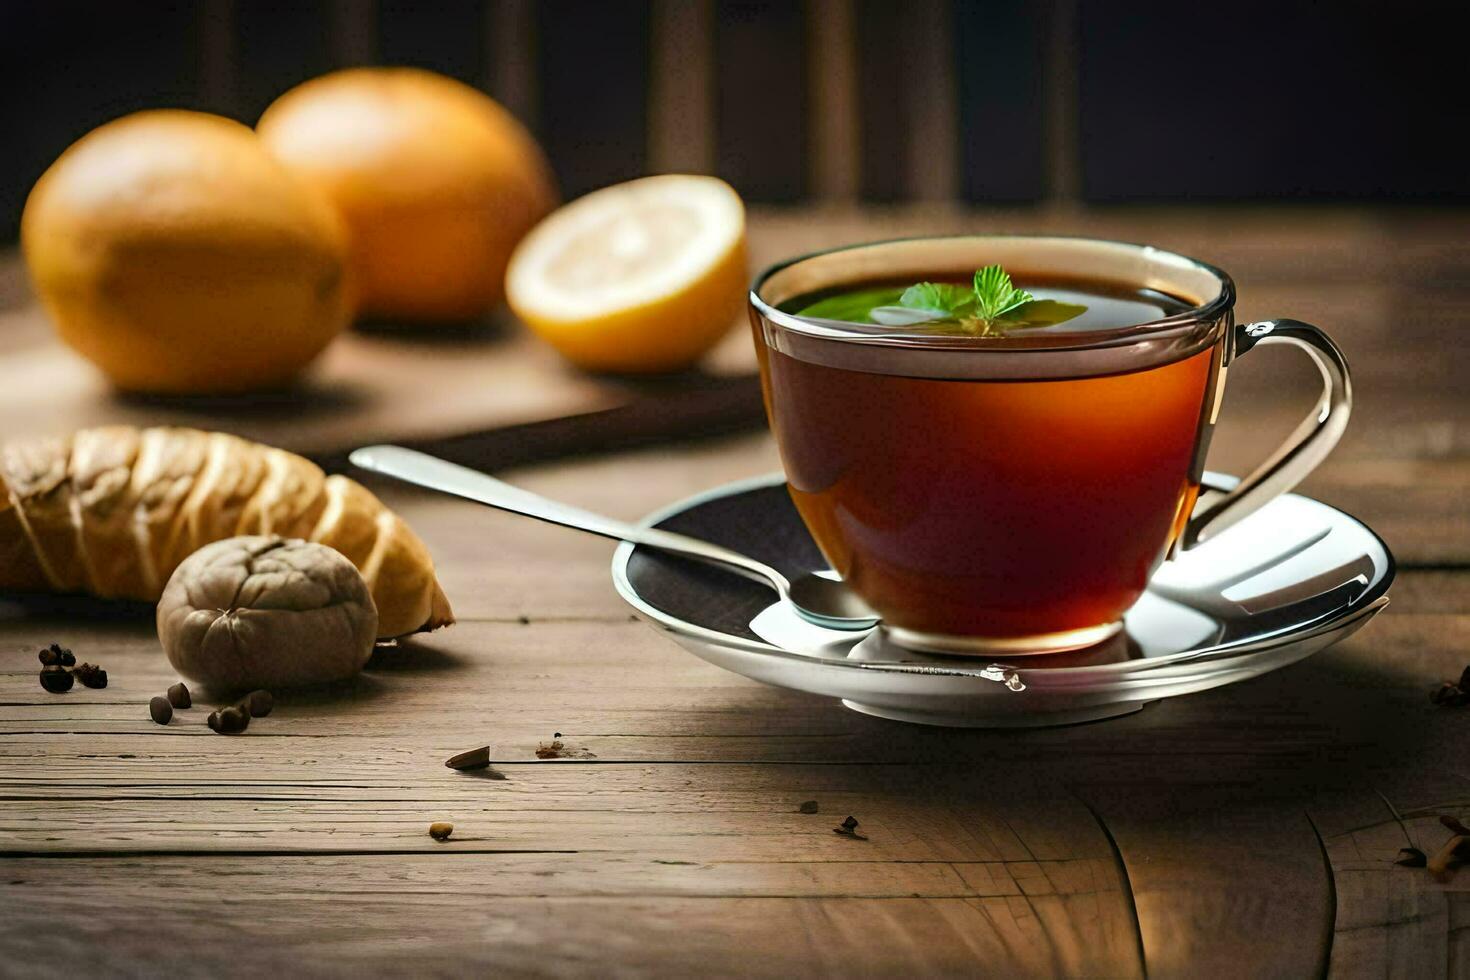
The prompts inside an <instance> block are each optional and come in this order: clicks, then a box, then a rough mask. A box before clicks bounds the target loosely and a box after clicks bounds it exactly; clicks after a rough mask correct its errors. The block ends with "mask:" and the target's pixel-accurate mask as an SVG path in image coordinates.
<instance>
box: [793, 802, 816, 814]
mask: <svg viewBox="0 0 1470 980" xmlns="http://www.w3.org/2000/svg"><path fill="white" fill-rule="evenodd" d="M817 810H818V807H817V801H816V800H807V801H806V802H805V803H803V804H802V805H801V806H799V807H797V808H796V812H797V813H816V812H817Z"/></svg>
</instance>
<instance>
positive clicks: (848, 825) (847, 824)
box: [842, 817, 858, 830]
mask: <svg viewBox="0 0 1470 980" xmlns="http://www.w3.org/2000/svg"><path fill="white" fill-rule="evenodd" d="M857 825H858V822H857V818H856V817H848V818H847V819H846V820H844V821H842V829H843V830H853V829H855V828H856V827H857Z"/></svg>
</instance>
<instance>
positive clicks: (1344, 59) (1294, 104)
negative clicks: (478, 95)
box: [0, 0, 1470, 241]
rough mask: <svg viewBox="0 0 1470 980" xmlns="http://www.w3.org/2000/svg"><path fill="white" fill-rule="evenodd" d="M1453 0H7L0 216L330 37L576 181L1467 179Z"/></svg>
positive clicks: (1295, 195)
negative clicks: (64, 175)
mask: <svg viewBox="0 0 1470 980" xmlns="http://www.w3.org/2000/svg"><path fill="white" fill-rule="evenodd" d="M1454 10H1455V6H1454V5H1452V4H1449V3H1429V2H1423V0H1413V2H1409V3H1398V4H1394V5H1392V6H1391V7H1388V6H1385V5H1382V4H1371V3H1353V2H1339V3H1331V4H1328V3H1310V2H1305V0H1278V2H1271V0H1237V2H1234V3H1232V4H1231V5H1230V6H1229V8H1228V10H1223V9H1208V10H1207V9H1206V8H1204V7H1196V6H1194V5H1191V4H1181V3H1177V2H1165V0H1130V2H1127V3H1108V2H1103V0H1039V2H1033V3H1026V2H1020V0H994V2H980V0H905V2H899V0H805V2H798V0H788V2H780V0H539V2H538V0H136V2H129V3H116V2H110V0H108V2H104V0H0V132H3V133H4V134H5V138H4V139H3V141H0V142H3V145H4V147H5V149H4V152H3V159H4V163H3V165H0V241H3V240H6V239H9V238H12V237H13V236H14V233H15V230H16V228H17V222H18V220H19V215H20V209H21V206H22V204H23V203H24V200H25V194H26V192H27V190H28V189H29V187H30V185H31V184H32V183H33V182H34V180H35V178H36V177H37V176H38V175H39V174H40V173H41V171H42V170H44V169H45V167H46V166H47V165H48V164H49V163H50V161H51V160H53V159H54V158H55V156H56V155H57V154H58V153H59V152H60V151H61V150H62V149H64V148H65V147H66V146H67V145H68V144H69V143H70V142H71V141H72V140H74V139H76V138H77V137H79V136H80V135H82V134H83V133H85V132H86V131H87V130H88V129H90V128H92V127H93V126H96V125H98V124H99V123H102V122H104V121H106V120H108V119H110V118H113V117H115V116H118V115H121V114H123V113H126V112H129V111H132V110H135V109H140V108H144V107H149V106H183V107H191V108H199V109H207V110H210V111H214V112H220V113H224V114H226V115H230V116H234V117H236V118H238V119H241V120H243V121H245V122H253V121H254V120H255V119H256V117H257V116H258V115H259V113H260V111H261V110H262V109H263V108H264V107H265V106H266V105H267V104H269V102H270V101H271V100H272V99H273V98H274V97H275V96H276V95H278V94H280V93H281V92H282V91H284V90H285V89H287V88H289V87H290V86H292V85H294V84H295V83H297V82H299V81H301V80H303V79H306V78H309V77H311V76H313V75H316V74H319V73H321V72H324V71H327V70H329V69H332V68H334V67H338V66H342V65H352V64H414V65H422V66H425V67H429V68H433V69H436V70H438V71H442V72H445V73H447V74H449V75H453V76H455V77H457V78H460V79H463V80H464V81H466V82H469V83H471V84H474V85H476V86H479V87H481V88H483V89H485V90H486V91H488V92H490V93H491V94H493V95H495V96H496V97H497V98H499V99H500V100H501V101H503V102H504V103H505V104H507V105H508V106H509V107H510V108H511V109H512V110H513V111H515V112H516V113H517V114H518V115H519V116H520V117H521V118H522V119H524V120H525V121H526V122H527V123H528V124H529V125H530V126H531V127H532V128H533V129H534V130H535V131H536V132H537V133H538V134H539V136H540V137H541V139H542V141H543V142H544V143H545V145H546V148H547V150H548V152H549V154H550V156H551V159H552V160H553V161H554V163H555V165H556V168H557V170H558V172H559V174H560V177H561V180H562V183H563V189H564V191H565V192H566V193H567V194H568V195H575V194H577V193H580V192H582V191H585V190H587V189H589V188H592V187H596V186H599V185H602V184H606V183H610V182H613V181H617V180H622V179H626V178H629V177H632V176H635V175H638V174H643V173H648V172H657V171H667V170H682V171H696V172H712V173H717V174H720V175H721V176H724V177H725V178H727V179H728V180H730V181H731V182H732V183H733V184H735V185H736V187H737V188H738V189H739V190H740V191H741V192H742V193H743V194H744V195H745V196H746V197H747V199H749V200H751V201H755V202H768V203H785V202H797V201H807V200H867V201H878V202H889V201H907V200H959V201H964V202H971V203H1050V202H1054V201H1058V200H1060V201H1077V200H1080V201H1084V202H1088V203H1100V202H1120V201H1208V200H1252V199H1307V200H1320V199H1354V200H1393V201H1402V200H1413V201H1421V202H1422V201H1442V202H1452V201H1453V202H1464V201H1465V200H1466V199H1467V190H1470V181H1467V178H1466V168H1465V166H1464V163H1463V158H1462V157H1461V156H1460V155H1459V154H1458V153H1456V152H1455V151H1454V149H1453V147H1454V145H1455V144H1456V143H1457V140H1456V139H1455V138H1454V137H1455V133H1456V131H1457V129H1458V128H1459V126H1460V122H1461V121H1462V117H1463V113H1464V93H1465V91H1466V86H1465V84H1464V75H1465V71H1464V59H1463V58H1462V57H1460V54H1459V52H1458V51H1457V50H1456V48H1457V45H1458V43H1459V42H1458V41H1457V40H1456V38H1457V36H1458V35H1456V34H1455V32H1454V31H1452V30H1450V29H1449V26H1450V25H1449V18H1450V17H1451V15H1452V14H1453V12H1454Z"/></svg>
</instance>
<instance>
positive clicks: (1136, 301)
mask: <svg viewBox="0 0 1470 980" xmlns="http://www.w3.org/2000/svg"><path fill="white" fill-rule="evenodd" d="M918 278H919V279H920V280H921V281H922V282H923V284H924V285H925V286H926V287H927V286H932V287H934V289H933V290H932V295H937V296H940V297H941V300H940V301H939V302H941V303H942V301H943V300H942V297H943V296H945V295H948V296H950V297H952V298H954V297H958V298H960V299H961V301H970V302H973V301H971V300H969V294H968V293H967V292H966V291H967V290H968V289H969V288H970V284H969V283H966V282H964V281H962V280H956V279H955V278H953V275H952V274H950V275H946V274H944V273H933V274H930V275H928V276H921V277H918ZM913 282H914V280H913V277H905V279H904V280H894V281H887V282H884V281H879V282H869V283H864V284H860V285H858V286H856V287H846V288H841V289H835V290H831V289H829V290H825V291H822V292H819V293H815V294H808V295H804V296H797V297H795V298H793V299H791V300H788V301H786V302H784V303H782V304H781V308H782V309H783V310H784V311H787V312H791V313H796V314H797V315H799V316H801V317H805V318H811V319H813V320H829V321H840V322H841V323H842V324H852V325H853V326H854V328H855V329H856V330H857V331H859V332H866V333H869V334H873V335H876V336H881V337H884V338H892V337H898V338H910V339H913V340H919V341H922V340H923V339H924V338H926V337H933V338H945V339H947V340H949V341H951V342H953V341H956V340H958V341H963V340H964V339H965V338H974V342H975V343H976V344H978V345H984V344H986V343H997V344H1003V345H1005V346H1008V347H1012V348H1014V347H1017V346H1021V347H1025V346H1041V347H1047V346H1051V347H1057V346H1063V345H1064V343H1065V341H1064V338H1076V337H1077V336H1078V335H1086V334H1088V333H1091V332H1094V331H1116V330H1118V329H1119V328H1125V327H1131V326H1133V325H1136V324H1144V323H1152V322H1156V321H1160V320H1164V319H1166V318H1168V317H1170V316H1173V315H1175V314H1178V313H1181V312H1183V311H1185V310H1188V309H1189V308H1190V307H1191V306H1192V305H1193V304H1192V303H1190V302H1189V301H1187V300H1185V299H1183V298H1180V297H1175V296H1171V295H1168V294H1166V293H1163V292H1160V291H1157V290H1150V289H1141V288H1136V287H1130V286H1127V285H1125V284H1120V283H1113V282H1105V281H1090V280H1085V279H1060V278H1056V277H1051V278H1045V279H1043V278H1036V277H1032V276H1027V275H1024V274H1022V275H1018V276H1017V277H1016V279H1015V282H1014V284H1013V288H1015V289H1017V290H1018V292H1023V293H1024V295H1025V296H1026V297H1028V299H1027V300H1026V304H1027V305H1029V306H1030V308H1031V309H1032V310H1038V309H1042V310H1045V311H1046V316H1047V320H1046V322H1039V323H1033V322H1028V321H1026V320H1025V318H1024V313H1025V307H1024V306H1023V307H1022V308H1021V312H1020V313H1018V314H1017V315H1015V316H1013V317H1012V318H1011V319H1010V320H1009V321H1004V320H1002V321H999V322H997V323H994V324H991V325H989V326H987V325H984V324H975V323H966V322H965V319H964V315H965V313H966V312H967V311H965V310H960V311H959V313H957V314H956V315H953V316H944V317H940V316H927V318H926V317H924V316H920V315H918V314H913V315H905V313H904V311H905V310H906V309H915V308H916V307H915V306H914V305H913V304H910V305H909V306H907V307H905V306H903V305H901V304H900V300H901V299H902V298H903V296H904V294H905V292H906V291H907V290H909V289H910V287H911V286H912V284H913ZM917 308H918V309H920V310H922V309H923V308H922V307H917ZM1059 311H1060V312H1059ZM928 312H929V313H934V314H937V313H940V312H944V311H943V310H941V309H934V310H930V311H928ZM969 312H974V311H973V310H972V311H969ZM982 312H983V311H982ZM839 329H845V328H839ZM757 347H758V348H759V349H761V351H762V354H763V356H762V362H763V363H762V368H763V372H762V374H763V379H764V382H765V386H766V396H767V406H768V410H769V414H770V421H771V426H772V428H773V430H774V432H775V435H776V440H777V442H778V444H779V446H780V451H781V456H782V462H783V464H784V466H785V469H786V474H787V477H788V481H789V484H790V488H791V495H792V498H793V499H794V501H795V503H796V506H797V507H798V509H799V510H800V512H801V515H802V517H803V519H804V521H805V522H806V524H807V526H808V528H809V529H810V531H811V533H812V535H813V537H814V538H815V539H816V541H817V543H818V545H819V546H820V547H821V549H822V551H823V553H824V554H825V555H826V557H827V558H828V560H829V561H830V562H831V564H832V567H833V568H834V569H835V570H836V571H837V572H838V573H839V574H841V575H842V576H843V578H844V579H845V580H846V581H847V582H848V583H849V584H850V585H851V586H852V587H853V588H854V589H855V590H857V591H858V592H859V593H860V594H861V595H862V596H863V597H864V598H865V599H867V600H868V602H869V603H870V604H871V605H872V606H873V607H874V608H875V609H876V610H877V611H878V612H879V613H881V614H882V616H883V618H884V621H885V623H886V624H887V625H888V627H889V628H890V629H894V630H898V631H900V633H907V634H918V635H940V636H958V637H985V638H991V639H995V640H1001V641H1004V640H1005V639H1007V638H1026V637H1039V636H1053V635H1056V634H1075V635H1074V637H1073V639H1074V641H1075V642H1083V641H1085V640H1088V639H1090V638H1093V637H1094V636H1096V637H1097V638H1101V636H1103V635H1106V632H1107V631H1109V630H1110V629H1111V628H1112V625H1113V624H1116V623H1117V621H1118V620H1119V617H1120V616H1121V615H1122V613H1123V612H1124V611H1125V610H1126V609H1127V608H1128V607H1129V606H1131V605H1132V604H1133V603H1134V602H1135V601H1136V600H1137V599H1138V598H1139V596H1140V595H1141V594H1142V592H1143V590H1144V587H1145V585H1146V584H1147V582H1148V578H1149V576H1150V575H1151V574H1152V573H1153V571H1154V570H1155V569H1156V568H1157V567H1158V565H1159V564H1160V563H1161V562H1162V561H1163V559H1164V556H1165V554H1166V553H1167V551H1168V549H1169V547H1170V546H1171V544H1173V542H1174V541H1175V539H1176V538H1177V537H1178V535H1179V533H1180V531H1181V530H1182V528H1183V525H1184V521H1185V519H1186V518H1187V517H1188V515H1189V513H1190V510H1191V508H1192V507H1193V506H1194V503H1195V498H1196V495H1197V493H1198V489H1199V477H1200V467H1199V465H1198V461H1199V457H1200V455H1201V448H1202V445H1201V444H1202V438H1201V437H1202V434H1203V431H1204V428H1205V423H1206V413H1205V407H1206V404H1207V402H1208V401H1209V399H1208V397H1207V396H1208V392H1209V388H1210V382H1211V377H1212V375H1213V373H1214V361H1215V360H1216V358H1217V357H1218V351H1217V349H1216V348H1215V347H1214V346H1207V347H1205V348H1204V349H1202V350H1198V351H1196V352H1194V353H1190V354H1188V355H1187V356H1182V357H1179V358H1177V359H1173V360H1171V361H1169V362H1168V363H1163V364H1156V365H1152V366H1149V367H1147V368H1144V369H1142V370H1137V371H1124V372H1119V373H1112V374H1106V375H1101V376H1095V377H1085V376H1084V377H1061V378H1057V377H1038V378H1026V377H1024V376H1023V377H1008V378H1003V379H992V380H981V379H968V378H939V377H922V376H912V375H909V374H904V373H888V372H885V371H882V370H872V369H868V370H855V369H853V368H852V367H850V366H847V367H844V366H838V365H834V364H828V363H821V362H820V361H819V360H817V359H814V358H810V357H808V358H803V357H800V356H796V355H795V354H792V353H785V352H782V351H780V350H767V349H766V347H765V345H764V344H762V343H761V342H760V339H759V338H757ZM955 356H959V355H958V352H956V355H955ZM1075 642H1074V643H1072V644H1070V645H1075ZM921 645H922V644H921ZM1063 645H1068V644H1063Z"/></svg>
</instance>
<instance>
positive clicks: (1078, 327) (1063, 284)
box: [782, 273, 1192, 337]
mask: <svg viewBox="0 0 1470 980" xmlns="http://www.w3.org/2000/svg"><path fill="white" fill-rule="evenodd" d="M1015 280H1016V285H1017V286H1018V287H1020V288H1023V289H1025V290H1026V291H1027V292H1029V293H1030V294H1031V295H1032V296H1033V297H1035V299H1036V300H1037V301H1041V302H1043V303H1051V304H1062V305H1066V306H1069V307H1081V308H1082V309H1081V312H1079V313H1077V314H1075V315H1073V316H1070V317H1068V318H1067V319H1064V320H1062V321H1061V322H1058V323H1045V322H1042V323H1035V324H1031V323H1027V322H1025V320H1024V312H1023V314H1022V317H1021V318H1019V319H1017V320H1016V321H1014V322H1012V323H1010V324H1009V325H1008V326H1007V328H1006V329H1005V330H1004V331H1003V334H1004V335H1005V336H1010V337H1017V336H1021V337H1024V336H1026V335H1030V334H1057V333H1086V332H1090V331H1099V330H1115V329H1118V328H1120V327H1131V326H1135V325H1137V324H1142V323H1151V322H1153V321H1155V320H1162V319H1164V318H1166V317H1170V316H1174V315H1175V314H1178V313H1183V312H1185V311H1187V310H1189V309H1191V308H1192V304H1191V303H1188V302H1186V301H1184V300H1182V299H1179V298H1178V297H1175V296H1170V295H1168V294H1166V293H1162V292H1158V291H1157V290H1152V289H1137V288H1133V287H1130V286H1126V285H1123V284H1121V283H1112V282H1105V281H1099V280H1086V279H1075V280H1063V279H1056V278H1050V279H1043V278H1039V277H1037V278H1032V277H1027V276H1025V275H1017V276H1016V277H1015ZM916 281H917V280H915V279H913V278H909V279H905V280H902V281H900V280H896V279H894V280H883V281H878V282H869V283H863V284H861V285H858V286H844V287H841V288H838V289H830V290H823V291H821V292H817V293H810V294H807V295H805V296H800V297H797V298H796V299H793V300H791V301H789V302H787V303H783V304H782V309H783V310H784V311H786V312H788V313H796V314H797V315H799V316H805V317H812V318H816V319H823V320H835V321H840V322H843V323H850V324H853V325H854V327H853V330H854V332H855V333H864V334H872V333H874V332H878V333H882V334H885V335H892V336H900V337H901V336H934V335H936V334H938V335H941V336H964V335H967V334H970V333H972V332H973V331H970V330H967V329H966V328H965V326H964V325H963V324H962V323H961V322H959V321H958V320H954V319H936V320H933V321H929V322H923V323H913V324H893V323H885V322H883V321H882V319H881V314H880V318H879V319H875V318H874V315H873V311H874V310H879V311H882V310H891V309H893V308H895V307H897V306H899V303H900V299H901V297H902V296H903V294H904V291H905V290H906V289H908V288H909V287H910V286H912V285H914V283H915V282H916ZM922 281H925V282H929V283H934V284H937V285H939V286H940V287H941V288H950V289H956V290H961V291H964V290H968V289H969V288H970V284H969V283H968V282H966V281H965V280H963V279H962V278H958V277H956V276H955V275H954V274H952V273H948V274H936V275H933V276H930V277H928V278H927V279H924V280H922Z"/></svg>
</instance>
